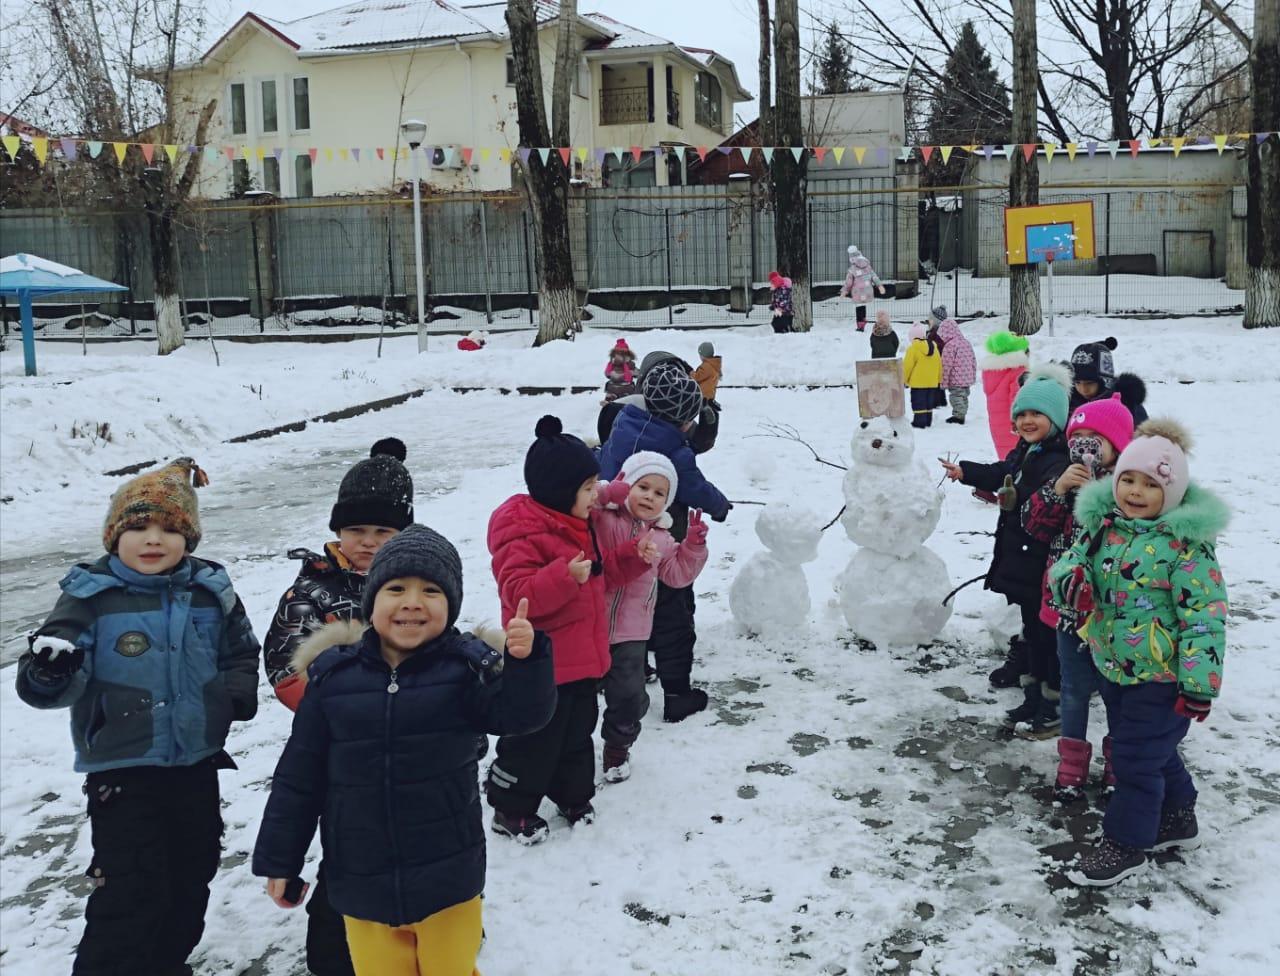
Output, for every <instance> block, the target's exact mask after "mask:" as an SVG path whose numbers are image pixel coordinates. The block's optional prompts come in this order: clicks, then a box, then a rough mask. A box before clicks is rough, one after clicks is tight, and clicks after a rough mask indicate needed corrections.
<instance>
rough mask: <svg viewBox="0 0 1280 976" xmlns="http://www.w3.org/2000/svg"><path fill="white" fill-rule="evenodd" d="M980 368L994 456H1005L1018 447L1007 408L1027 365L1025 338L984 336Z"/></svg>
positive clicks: (1007, 334) (1006, 334)
mask: <svg viewBox="0 0 1280 976" xmlns="http://www.w3.org/2000/svg"><path fill="white" fill-rule="evenodd" d="M984 348H985V349H986V352H987V354H986V356H984V357H983V359H982V362H981V364H980V366H981V368H982V392H983V393H984V394H986V397H987V423H988V424H989V425H990V426H991V441H992V443H993V444H995V446H996V457H1001V458H1004V457H1008V456H1009V452H1010V451H1012V450H1013V449H1014V448H1015V447H1017V446H1018V434H1017V431H1015V430H1014V429H1013V426H1012V425H1011V424H1010V423H1009V421H1008V418H1009V417H1010V416H1012V414H1011V412H1010V408H1011V407H1012V406H1013V401H1014V398H1015V397H1017V395H1018V391H1019V390H1020V389H1021V388H1022V387H1021V383H1020V382H1019V379H1020V377H1021V376H1022V374H1023V373H1025V372H1026V371H1027V367H1028V366H1029V365H1030V363H1031V347H1030V345H1029V344H1028V343H1027V340H1026V338H1024V337H1023V336H1020V335H1014V334H1013V333H1012V332H993V333H991V335H989V336H987V341H986V345H985V347H984Z"/></svg>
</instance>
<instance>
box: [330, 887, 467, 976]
mask: <svg viewBox="0 0 1280 976" xmlns="http://www.w3.org/2000/svg"><path fill="white" fill-rule="evenodd" d="M480 904H481V902H480V896H479V895H477V896H476V897H475V898H472V899H471V900H470V901H464V902H463V903H462V904H460V905H451V906H450V907H448V908H446V909H444V910H443V911H439V912H436V913H435V914H434V915H428V916H427V917H426V918H424V919H423V920H422V921H421V922H414V923H413V924H412V925H400V926H391V925H383V924H382V923H381V922H366V921H364V920H363V919H359V918H351V917H350V916H344V917H343V921H345V922H346V925H347V948H348V949H350V950H351V962H352V964H353V965H354V966H355V971H356V976H480V970H478V969H476V953H478V952H479V951H480V934H481V932H482V931H483V928H482V924H481V920H480Z"/></svg>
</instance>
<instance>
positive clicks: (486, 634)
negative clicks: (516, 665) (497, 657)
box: [471, 620, 507, 654]
mask: <svg viewBox="0 0 1280 976" xmlns="http://www.w3.org/2000/svg"><path fill="white" fill-rule="evenodd" d="M471 633H473V634H474V635H475V636H476V637H479V638H480V639H481V640H482V641H484V642H485V643H486V644H488V645H489V646H490V647H492V648H493V649H494V650H495V651H497V652H498V653H499V654H501V653H502V650H503V648H505V647H506V646H507V632H506V631H505V630H503V629H502V628H501V627H499V626H498V625H497V624H496V623H494V622H493V621H492V620H485V621H482V622H481V623H479V624H477V625H476V626H474V627H472V628H471Z"/></svg>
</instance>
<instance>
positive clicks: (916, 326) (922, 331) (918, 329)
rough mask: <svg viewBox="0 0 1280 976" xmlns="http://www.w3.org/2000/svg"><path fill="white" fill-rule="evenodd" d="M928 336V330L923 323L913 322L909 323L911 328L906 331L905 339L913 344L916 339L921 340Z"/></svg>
mask: <svg viewBox="0 0 1280 976" xmlns="http://www.w3.org/2000/svg"><path fill="white" fill-rule="evenodd" d="M928 334H929V330H928V329H926V328H925V325H924V323H923V322H913V323H911V328H910V329H908V330H907V338H908V339H910V340H912V341H913V342H914V341H915V340H916V339H923V338H924V337H925V336H927V335H928Z"/></svg>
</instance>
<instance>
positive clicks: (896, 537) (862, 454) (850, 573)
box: [836, 416, 951, 650]
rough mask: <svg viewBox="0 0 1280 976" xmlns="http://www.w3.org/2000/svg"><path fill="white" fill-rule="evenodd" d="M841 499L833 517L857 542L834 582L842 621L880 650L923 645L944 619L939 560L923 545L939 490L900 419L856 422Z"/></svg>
mask: <svg viewBox="0 0 1280 976" xmlns="http://www.w3.org/2000/svg"><path fill="white" fill-rule="evenodd" d="M844 498H845V510H844V513H843V514H842V515H841V516H840V521H841V523H842V524H843V525H844V530H845V533H846V534H847V535H848V536H849V538H850V539H851V540H853V541H854V542H856V543H857V544H858V545H859V546H860V548H859V549H858V551H857V552H856V553H854V556H853V559H852V560H850V562H849V565H848V567H847V568H846V569H845V571H844V572H843V573H842V574H841V575H840V577H839V578H838V580H837V581H836V590H837V592H838V593H839V595H840V606H841V609H842V610H843V611H844V616H845V620H847V621H848V623H849V626H850V627H851V628H852V629H853V631H854V633H856V634H857V635H858V636H860V637H863V638H865V639H867V640H869V641H871V642H872V643H874V644H875V645H876V647H877V648H880V649H881V650H885V649H888V648H906V647H914V646H915V645H917V644H927V643H929V642H930V641H932V640H933V639H934V638H935V637H937V636H938V634H939V633H940V632H941V630H942V627H943V625H944V624H945V623H946V622H947V620H948V619H949V618H950V616H951V607H949V606H943V604H942V601H943V598H944V597H945V596H946V595H947V592H948V591H949V590H950V589H951V581H950V577H949V576H948V574H947V567H946V564H945V563H944V562H943V561H942V559H940V558H939V557H938V556H937V554H935V553H934V552H933V551H932V550H929V549H926V548H925V547H924V543H925V540H927V539H928V538H929V536H930V535H932V534H933V530H934V529H936V528H937V526H938V520H939V519H940V518H941V517H942V489H941V488H939V487H937V486H936V485H934V484H933V482H932V480H931V478H930V475H929V472H928V471H927V469H926V468H925V466H924V463H923V462H922V461H920V460H919V459H918V458H916V456H915V447H914V444H913V442H912V436H911V426H910V423H909V422H907V420H906V418H905V417H903V418H899V419H898V420H896V421H895V420H893V419H891V418H889V417H883V416H881V417H874V418H871V419H869V420H863V421H861V422H860V423H859V425H858V428H857V430H855V431H854V435H853V465H852V467H850V469H849V472H848V474H846V475H845V478H844Z"/></svg>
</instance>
